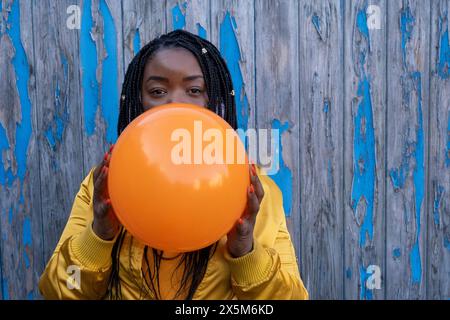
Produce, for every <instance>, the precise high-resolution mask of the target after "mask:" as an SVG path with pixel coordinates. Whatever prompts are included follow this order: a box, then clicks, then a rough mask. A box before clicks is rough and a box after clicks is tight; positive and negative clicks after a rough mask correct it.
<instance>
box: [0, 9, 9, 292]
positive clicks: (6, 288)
mask: <svg viewBox="0 0 450 320" xmlns="http://www.w3.org/2000/svg"><path fill="white" fill-rule="evenodd" d="M0 2H1V1H0ZM2 294H3V300H9V284H8V280H7V279H5V278H3V279H2Z"/></svg>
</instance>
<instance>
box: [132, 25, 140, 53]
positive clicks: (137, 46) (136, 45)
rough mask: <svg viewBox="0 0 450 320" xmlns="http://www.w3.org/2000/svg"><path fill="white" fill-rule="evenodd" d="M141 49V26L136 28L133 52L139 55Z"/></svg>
mask: <svg viewBox="0 0 450 320" xmlns="http://www.w3.org/2000/svg"><path fill="white" fill-rule="evenodd" d="M139 50H141V36H140V35H139V28H138V29H136V32H135V33H134V38H133V52H134V55H137V54H138V52H139Z"/></svg>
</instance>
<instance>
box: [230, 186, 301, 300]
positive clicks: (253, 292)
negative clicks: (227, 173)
mask: <svg viewBox="0 0 450 320" xmlns="http://www.w3.org/2000/svg"><path fill="white" fill-rule="evenodd" d="M260 179H261V182H262V184H263V187H264V191H265V196H264V199H263V202H262V203H261V207H260V211H259V213H258V217H257V222H256V225H255V232H254V240H253V250H252V251H251V252H250V253H248V254H246V255H244V256H242V257H239V258H233V257H232V256H231V255H230V254H229V253H228V252H227V251H226V250H225V253H224V256H225V259H226V260H227V261H228V264H229V266H230V271H231V285H232V288H233V291H234V293H235V295H236V296H237V298H238V299H242V300H271V299H273V300H303V299H308V291H307V290H306V288H305V286H304V285H303V281H302V279H301V277H300V272H299V268H298V264H297V258H296V255H295V250H294V247H293V244H292V241H291V238H290V235H289V231H288V229H287V225H286V218H285V214H284V209H283V204H282V195H281V191H280V190H279V189H278V187H277V186H276V185H275V183H274V182H273V181H272V180H271V179H270V178H268V177H264V178H260ZM260 215H261V216H260ZM258 219H259V221H258Z"/></svg>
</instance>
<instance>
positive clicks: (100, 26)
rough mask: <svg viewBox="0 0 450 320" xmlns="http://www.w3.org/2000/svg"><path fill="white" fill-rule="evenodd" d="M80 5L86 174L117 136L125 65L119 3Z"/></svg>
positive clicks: (92, 0)
mask: <svg viewBox="0 0 450 320" xmlns="http://www.w3.org/2000/svg"><path fill="white" fill-rule="evenodd" d="M81 9H82V13H81V15H82V18H81V21H82V23H81V30H80V70H81V83H82V93H81V96H82V104H83V118H82V119H83V121H82V124H83V128H84V130H83V133H84V134H83V140H82V146H83V158H84V160H83V176H85V175H87V173H88V172H89V171H90V169H91V168H92V167H94V166H96V165H97V164H98V163H99V162H100V161H101V159H102V157H103V155H104V153H105V152H106V151H107V150H108V148H109V145H110V144H112V143H114V142H115V140H116V139H117V119H118V114H119V97H120V92H121V87H122V81H123V76H124V68H123V41H122V6H121V4H120V3H118V2H116V1H109V0H83V1H82V4H81Z"/></svg>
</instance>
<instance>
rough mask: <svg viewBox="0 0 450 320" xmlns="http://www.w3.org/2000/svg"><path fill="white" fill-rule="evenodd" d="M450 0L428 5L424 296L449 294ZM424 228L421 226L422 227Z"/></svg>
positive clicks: (429, 297) (443, 297) (435, 296)
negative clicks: (428, 152)
mask: <svg viewBox="0 0 450 320" xmlns="http://www.w3.org/2000/svg"><path fill="white" fill-rule="evenodd" d="M449 13H450V1H448V0H442V1H433V2H432V5H431V38H430V39H429V41H430V48H431V59H430V63H431V64H430V71H431V80H430V82H431V84H430V109H429V110H430V138H429V139H428V141H429V147H430V156H429V164H428V165H429V183H428V188H429V192H428V195H429V202H428V209H427V217H428V220H427V222H428V241H427V249H426V251H427V253H428V261H427V270H428V272H427V275H428V278H427V279H428V288H427V293H428V295H427V298H428V299H448V298H449V297H450V47H449V43H450V41H449V33H448V31H449V18H450V15H449ZM424 231H425V230H424Z"/></svg>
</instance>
